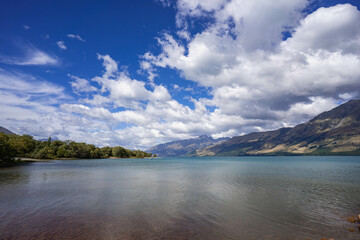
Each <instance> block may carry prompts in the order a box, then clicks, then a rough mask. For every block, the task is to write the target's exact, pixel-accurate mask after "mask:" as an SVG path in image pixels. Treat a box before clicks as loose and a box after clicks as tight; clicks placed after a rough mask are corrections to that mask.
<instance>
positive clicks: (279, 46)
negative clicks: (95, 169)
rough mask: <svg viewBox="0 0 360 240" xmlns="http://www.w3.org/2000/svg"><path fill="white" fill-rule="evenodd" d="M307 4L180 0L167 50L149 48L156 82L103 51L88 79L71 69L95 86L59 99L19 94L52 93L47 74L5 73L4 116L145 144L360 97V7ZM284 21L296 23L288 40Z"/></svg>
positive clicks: (285, 117)
mask: <svg viewBox="0 0 360 240" xmlns="http://www.w3.org/2000/svg"><path fill="white" fill-rule="evenodd" d="M163 2H164V4H165V5H166V3H168V2H167V1H163ZM307 4H308V1H306V0H294V1H287V0H279V1H272V2H271V3H270V2H269V1H266V0H251V1H250V0H224V1H221V0H219V1H215V0H212V1H189V0H179V1H178V2H177V4H176V9H177V11H178V14H177V20H178V24H179V25H178V26H180V27H179V29H178V30H177V31H176V32H175V33H174V34H171V33H166V34H164V35H163V36H162V37H160V38H158V39H157V40H158V43H159V46H160V48H161V52H160V54H153V53H151V52H147V53H145V54H144V55H143V56H142V58H141V63H140V66H141V70H142V71H143V72H148V78H149V80H150V84H149V82H144V81H140V80H138V79H133V78H131V77H130V75H129V74H128V73H127V72H125V71H121V70H119V66H118V63H117V62H116V61H115V60H114V59H112V58H111V57H110V56H109V55H98V59H99V60H100V61H101V62H102V64H103V67H104V72H103V73H102V74H100V75H99V76H95V77H93V78H92V79H89V81H88V80H86V79H83V78H79V77H76V76H72V75H70V77H71V78H72V79H73V80H74V81H72V82H71V83H70V84H71V85H72V87H73V91H74V92H75V93H77V94H80V93H86V95H85V96H84V95H81V94H80V97H79V99H78V100H77V101H74V100H73V101H70V100H69V101H64V100H59V99H60V96H61V91H60V90H61V89H60V90H59V91H60V92H54V93H52V94H53V95H55V96H57V97H56V98H55V99H56V100H55V102H56V103H57V105H61V107H60V108H59V107H56V106H54V105H56V104H49V103H47V102H44V101H43V100H41V101H37V100H36V101H35V100H34V99H35V98H29V97H27V96H26V95H23V96H19V95H17V94H16V89H25V92H26V91H29V92H30V91H34V92H40V93H41V94H40V93H31V92H30V93H31V96H34V95H35V94H38V95H44V96H46V97H48V95H47V93H45V92H44V89H47V85H46V84H45V85H43V86H42V87H40V89H36V88H35V89H30V87H29V86H27V85H26V84H25V83H24V81H20V80H18V79H19V78H20V77H19V76H16V79H17V80H12V82H13V84H12V85H11V84H7V85H6V84H5V82H6V81H3V83H1V78H0V88H1V87H2V88H4V89H5V90H4V91H3V92H2V97H1V99H2V100H3V101H4V102H3V103H2V104H3V105H2V108H1V109H4V110H1V111H9V114H8V116H11V119H10V118H9V119H5V118H4V117H0V123H1V125H4V126H15V127H19V126H21V124H24V122H25V125H26V130H28V131H29V132H27V133H30V134H31V133H32V132H34V133H37V134H38V135H39V134H55V135H53V136H58V137H60V138H62V139H64V138H71V139H73V140H76V141H86V142H89V143H94V144H98V145H107V144H109V145H123V146H125V147H130V148H142V149H146V148H147V147H149V146H152V145H155V144H157V143H161V142H165V141H170V140H174V139H183V138H191V137H196V136H199V135H204V134H207V135H212V136H213V137H223V136H233V135H239V134H245V133H249V132H253V131H262V130H270V129H276V128H279V127H286V126H293V125H295V124H297V123H300V122H303V121H307V120H309V119H310V118H312V117H314V116H315V115H317V114H319V113H321V112H323V111H326V110H330V109H331V108H333V107H335V106H336V105H338V104H339V102H343V101H345V100H348V99H349V98H356V97H358V96H359V89H360V81H359V79H360V68H359V67H358V66H360V52H359V46H360V45H359V44H360V40H359V35H360V31H359V29H360V28H359V19H360V18H359V11H358V10H357V9H356V8H355V7H353V6H351V5H349V4H345V5H337V6H333V7H330V8H320V9H318V10H316V11H315V12H313V13H311V14H309V15H307V16H304V15H303V14H304V12H303V9H304V8H305V7H306V5H307ZM204 17H205V18H204ZM207 18H211V21H210V22H209V23H207V25H205V26H206V27H204V29H203V30H201V31H200V32H198V33H193V32H192V34H190V31H189V29H190V27H189V26H191V24H190V23H191V22H192V21H197V20H199V21H203V20H204V19H207ZM192 30H193V29H192ZM284 31H288V32H290V33H291V36H290V37H289V38H287V39H286V40H284V39H283V35H282V34H283V32H284ZM158 68H171V69H175V70H176V71H178V72H180V74H181V76H183V77H184V78H185V79H187V80H190V81H193V82H194V83H195V84H198V85H199V86H200V87H201V86H205V87H206V88H203V89H206V90H208V91H209V94H208V97H203V98H200V99H194V98H195V97H196V94H192V95H191V96H188V98H187V99H188V100H190V101H192V103H193V107H189V106H186V105H184V104H181V103H180V102H178V101H176V100H175V99H174V98H173V97H172V96H171V94H170V93H169V90H168V89H167V88H166V86H163V85H158V84H156V83H155V82H154V77H156V76H157V74H159V73H160V72H161V71H158ZM2 73H3V72H0V77H1V74H2ZM3 75H4V74H3ZM5 75H6V74H5ZM8 75H9V74H8ZM160 77H161V76H159V78H160ZM4 79H7V80H10V79H11V78H10V77H9V76H6V78H4ZM17 81H19V82H17ZM1 84H2V85H1ZM42 84H44V83H42ZM178 85H180V86H178ZM178 85H171V86H173V88H174V89H175V91H174V92H176V91H182V92H186V91H185V88H184V85H187V84H185V83H184V84H178ZM40 86H41V84H40ZM26 89H28V90H26ZM49 91H50V90H49ZM177 93H178V92H177ZM5 95H6V96H5ZM49 99H51V98H49ZM16 101H17V102H20V103H22V104H23V105H26V104H28V106H30V105H31V106H33V107H32V108H34V109H40V108H42V109H45V110H43V112H45V114H43V115H41V111H40V110H35V111H30V110H29V108H25V107H19V106H13V105H11V102H16ZM10 106H11V107H10ZM209 109H212V110H209ZM21 110H23V111H24V112H25V113H26V116H29V117H28V118H29V119H30V120H31V121H29V123H30V122H31V124H27V123H26V122H27V121H24V118H26V116H25V115H22V116H21V117H18V119H20V120H21V121H20V120H18V121H14V119H15V120H16V114H19V112H20V111H21ZM1 111H0V112H1ZM0 116H1V114H0ZM3 116H6V114H5V113H3ZM40 121H41V122H40ZM4 123H5V124H4ZM6 124H9V125H6ZM44 126H47V127H44ZM11 129H13V128H11Z"/></svg>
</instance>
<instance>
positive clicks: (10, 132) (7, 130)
mask: <svg viewBox="0 0 360 240" xmlns="http://www.w3.org/2000/svg"><path fill="white" fill-rule="evenodd" d="M0 132H2V133H5V134H9V135H15V133H13V132H12V131H10V130H9V129H6V128H4V127H0Z"/></svg>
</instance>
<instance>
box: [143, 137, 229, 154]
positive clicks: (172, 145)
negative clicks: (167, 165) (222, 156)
mask: <svg viewBox="0 0 360 240" xmlns="http://www.w3.org/2000/svg"><path fill="white" fill-rule="evenodd" d="M227 139H228V138H218V139H213V138H212V137H208V136H200V137H198V138H191V139H185V140H178V141H173V142H168V143H163V144H159V145H156V146H154V147H152V148H150V149H149V150H147V152H151V153H152V154H157V155H158V156H160V157H175V156H189V155H194V154H195V153H196V152H195V151H196V150H197V149H199V148H204V147H207V146H210V145H212V144H215V143H219V142H222V141H225V140H227Z"/></svg>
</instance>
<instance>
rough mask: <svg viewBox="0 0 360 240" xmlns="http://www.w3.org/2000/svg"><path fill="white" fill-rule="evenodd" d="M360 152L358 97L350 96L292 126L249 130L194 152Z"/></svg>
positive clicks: (289, 153) (311, 153)
mask: <svg viewBox="0 0 360 240" xmlns="http://www.w3.org/2000/svg"><path fill="white" fill-rule="evenodd" d="M292 154H309V155H333V154H350V155H360V100H351V101H349V102H347V103H344V104H342V105H340V106H338V107H336V108H334V109H332V110H330V111H327V112H324V113H321V114H320V115H318V116H317V117H315V118H313V119H311V120H310V121H308V122H306V123H303V124H299V125H297V126H295V127H294V128H281V129H278V130H275V131H268V132H258V133H250V134H247V135H244V136H237V137H233V138H231V139H229V140H227V141H224V142H222V143H219V144H215V145H213V146H208V147H205V148H202V149H198V150H197V151H196V155H197V156H214V155H226V156H239V155H292Z"/></svg>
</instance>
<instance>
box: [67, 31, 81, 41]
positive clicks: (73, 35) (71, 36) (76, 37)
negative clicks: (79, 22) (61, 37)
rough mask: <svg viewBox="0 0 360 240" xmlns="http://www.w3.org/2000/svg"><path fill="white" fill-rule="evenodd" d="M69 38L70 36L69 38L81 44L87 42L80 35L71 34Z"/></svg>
mask: <svg viewBox="0 0 360 240" xmlns="http://www.w3.org/2000/svg"><path fill="white" fill-rule="evenodd" d="M67 36H68V38H72V39H77V40H79V41H81V42H85V40H84V39H83V38H82V37H81V36H80V35H79V34H72V33H69V34H68V35H67Z"/></svg>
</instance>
